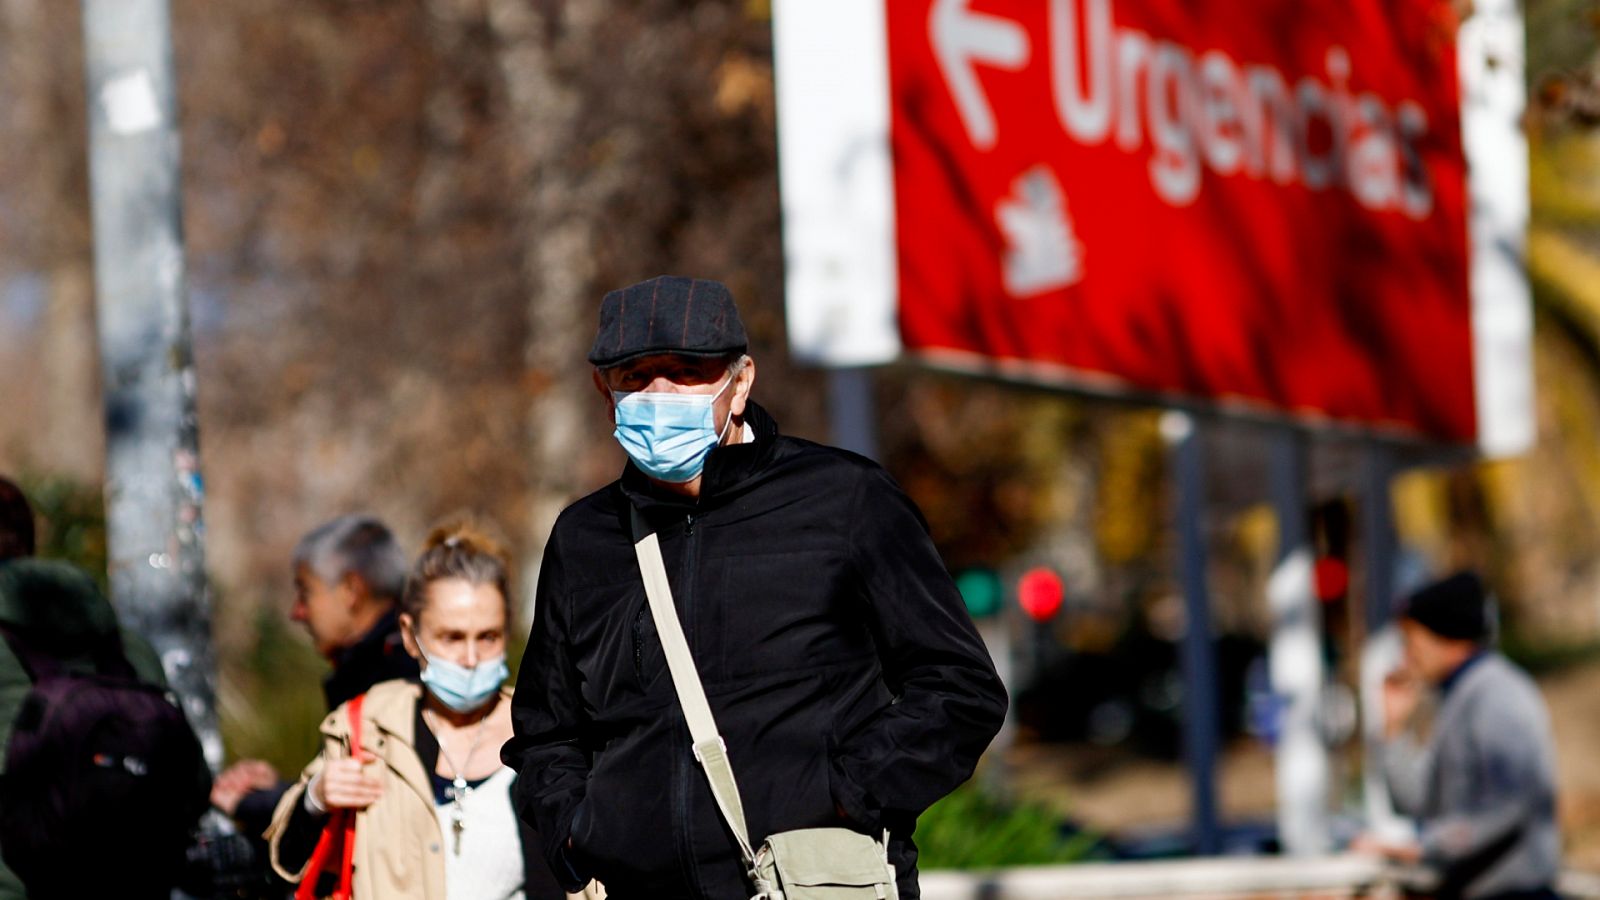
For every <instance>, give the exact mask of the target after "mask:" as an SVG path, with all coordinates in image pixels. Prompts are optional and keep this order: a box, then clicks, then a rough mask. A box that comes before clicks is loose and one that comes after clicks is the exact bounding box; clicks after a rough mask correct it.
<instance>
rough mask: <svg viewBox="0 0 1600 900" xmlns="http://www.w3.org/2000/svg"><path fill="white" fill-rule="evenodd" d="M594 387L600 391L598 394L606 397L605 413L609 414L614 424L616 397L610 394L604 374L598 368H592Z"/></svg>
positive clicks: (615, 419)
mask: <svg viewBox="0 0 1600 900" xmlns="http://www.w3.org/2000/svg"><path fill="white" fill-rule="evenodd" d="M594 389H595V390H597V391H599V392H600V396H602V397H604V398H606V415H608V416H610V417H611V421H612V423H613V424H615V423H616V421H617V398H615V397H613V396H611V388H610V387H609V386H608V385H607V384H606V379H605V376H604V375H601V374H600V370H599V369H595V370H594Z"/></svg>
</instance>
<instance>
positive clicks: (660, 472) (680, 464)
mask: <svg viewBox="0 0 1600 900" xmlns="http://www.w3.org/2000/svg"><path fill="white" fill-rule="evenodd" d="M731 384H733V375H732V374H731V373H730V374H729V375H728V380H727V381H726V382H724V383H723V385H722V387H720V388H718V389H717V392H716V393H715V394H672V393H663V392H659V391H612V392H611V396H612V399H613V400H614V401H615V403H616V406H617V428H616V430H615V431H613V432H611V434H612V435H613V436H614V437H615V438H616V439H617V443H619V444H621V445H622V449H623V450H625V451H627V453H628V458H630V459H632V460H633V464H634V465H636V466H638V467H639V468H640V469H641V470H643V471H644V473H645V474H646V475H649V476H650V477H651V478H654V479H655V480H657V481H666V482H671V483H674V484H682V483H683V482H685V481H693V480H694V479H695V478H697V477H699V475H700V472H701V470H702V469H704V468H705V465H706V457H707V456H708V455H710V453H711V448H713V447H715V446H717V445H718V444H720V443H722V435H723V433H724V432H726V431H727V430H728V426H729V425H731V424H732V423H733V410H731V409H730V410H728V421H727V422H724V423H723V425H722V428H721V429H718V428H717V427H716V422H715V421H714V420H713V419H712V413H711V406H712V404H713V403H715V402H716V400H717V398H718V397H721V396H722V392H723V391H725V390H727V389H728V385H731Z"/></svg>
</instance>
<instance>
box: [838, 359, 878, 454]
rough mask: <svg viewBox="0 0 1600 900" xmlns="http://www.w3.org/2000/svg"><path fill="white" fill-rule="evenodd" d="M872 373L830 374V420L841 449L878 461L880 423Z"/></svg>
mask: <svg viewBox="0 0 1600 900" xmlns="http://www.w3.org/2000/svg"><path fill="white" fill-rule="evenodd" d="M874 407H875V404H874V403H873V398H872V370H871V369H829V370H828V416H829V425H830V428H831V430H832V432H833V443H834V445H835V446H837V447H841V448H843V449H845V450H849V451H851V452H852V453H859V454H861V455H862V456H865V457H866V458H868V459H877V458H878V420H877V411H876V409H875V408H874Z"/></svg>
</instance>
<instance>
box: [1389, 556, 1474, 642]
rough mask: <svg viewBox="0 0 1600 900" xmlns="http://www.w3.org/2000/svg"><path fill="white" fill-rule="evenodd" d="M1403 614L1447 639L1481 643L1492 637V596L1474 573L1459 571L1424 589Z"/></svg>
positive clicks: (1416, 594)
mask: <svg viewBox="0 0 1600 900" xmlns="http://www.w3.org/2000/svg"><path fill="white" fill-rule="evenodd" d="M1403 615H1404V616H1405V618H1407V619H1410V620H1411V621H1413V622H1416V623H1417V624H1418V625H1421V626H1422V627H1423V628H1426V629H1428V630H1429V631H1431V632H1433V633H1434V634H1437V635H1438V636H1440V637H1443V638H1452V639H1455V640H1459V641H1481V640H1483V639H1484V638H1486V637H1488V636H1489V630H1490V628H1489V624H1490V623H1489V593H1488V591H1486V590H1485V589H1484V586H1483V581H1482V580H1481V579H1479V578H1478V576H1476V575H1474V574H1472V573H1471V572H1457V573H1456V574H1454V575H1451V576H1449V577H1448V578H1445V579H1442V580H1440V581H1435V582H1434V583H1432V584H1430V585H1428V586H1427V587H1424V588H1422V589H1421V590H1419V591H1417V592H1416V593H1414V594H1412V595H1411V597H1410V598H1409V599H1408V600H1407V601H1406V604H1405V610H1404V613H1403Z"/></svg>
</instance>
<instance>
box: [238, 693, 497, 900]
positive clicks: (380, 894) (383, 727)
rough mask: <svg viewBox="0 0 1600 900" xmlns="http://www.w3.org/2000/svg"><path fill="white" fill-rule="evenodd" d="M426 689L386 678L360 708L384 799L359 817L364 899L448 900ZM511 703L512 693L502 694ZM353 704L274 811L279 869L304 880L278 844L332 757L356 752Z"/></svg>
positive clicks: (358, 863) (329, 727)
mask: <svg viewBox="0 0 1600 900" xmlns="http://www.w3.org/2000/svg"><path fill="white" fill-rule="evenodd" d="M421 690H422V688H421V686H419V685H417V684H416V683H414V682H408V681H385V682H383V683H381V684H377V685H374V686H373V687H372V689H371V690H370V691H368V692H367V695H366V697H367V699H366V701H365V705H364V706H363V707H362V710H361V723H362V724H361V746H362V747H363V748H365V749H366V750H367V752H369V753H371V754H372V755H373V756H375V757H377V762H374V763H373V764H372V765H371V766H369V767H368V771H369V772H371V771H373V770H374V769H378V768H379V767H380V766H381V777H382V779H383V795H382V796H381V797H379V798H378V801H377V802H376V803H374V804H372V805H371V806H369V807H367V808H366V809H363V810H361V811H359V812H357V813H356V849H355V864H354V875H353V878H352V884H351V889H352V890H353V891H354V893H355V896H356V897H359V898H361V900H445V881H444V856H443V853H444V839H443V837H442V836H441V834H440V832H439V820H438V818H437V817H436V816H435V815H434V801H433V785H432V782H431V781H430V780H429V778H428V773H427V772H426V771H424V770H423V768H422V761H421V760H420V759H418V758H417V750H416V745H415V740H416V735H415V731H414V728H415V724H416V717H417V698H418V697H420V696H421ZM502 693H503V696H505V697H506V698H509V697H510V696H511V691H510V690H509V689H505V690H503V692H502ZM347 706H348V704H346V705H345V706H341V707H339V708H338V709H336V710H334V711H333V712H331V713H329V714H328V717H327V718H326V719H323V720H322V729H321V730H322V744H323V746H322V753H321V754H319V755H318V756H317V758H316V759H314V760H312V761H311V764H310V765H308V766H306V768H305V771H304V772H302V773H301V775H300V781H299V783H298V784H296V785H295V786H294V787H292V788H290V789H289V792H288V793H287V794H285V795H284V797H283V799H282V800H281V801H279V803H278V809H277V811H276V812H274V813H273V816H272V825H271V827H269V828H268V829H267V839H268V840H269V841H270V842H271V844H272V867H273V868H274V869H276V870H277V871H278V874H280V875H282V876H283V877H285V878H287V879H289V880H290V881H296V882H298V881H299V880H300V877H301V876H302V875H303V874H304V867H302V868H301V869H300V870H298V871H289V870H287V869H285V868H284V867H283V864H282V863H281V862H280V861H279V859H278V842H279V839H280V838H281V837H282V835H283V831H284V829H285V827H287V825H288V823H289V817H290V815H291V814H293V812H294V808H295V806H296V805H298V804H300V803H301V802H303V801H302V797H303V795H304V793H305V790H306V785H307V784H308V783H309V782H310V781H311V778H312V776H314V775H316V774H317V773H318V772H320V771H322V766H323V763H324V761H325V760H329V759H339V758H342V757H347V756H349V755H350V720H349V711H348V710H347V708H346V707H347Z"/></svg>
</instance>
